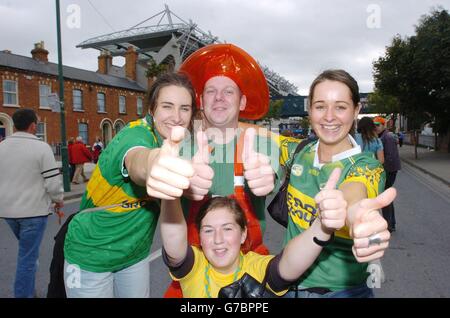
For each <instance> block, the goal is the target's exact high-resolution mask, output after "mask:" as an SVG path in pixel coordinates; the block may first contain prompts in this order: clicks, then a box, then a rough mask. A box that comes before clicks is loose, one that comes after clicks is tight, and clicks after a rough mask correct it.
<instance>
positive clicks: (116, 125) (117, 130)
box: [114, 121, 124, 134]
mask: <svg viewBox="0 0 450 318" xmlns="http://www.w3.org/2000/svg"><path fill="white" fill-rule="evenodd" d="M123 127H124V124H123V122H121V121H118V122H116V124H115V125H114V130H115V131H116V134H118V133H119V131H121V130H122V128H123Z"/></svg>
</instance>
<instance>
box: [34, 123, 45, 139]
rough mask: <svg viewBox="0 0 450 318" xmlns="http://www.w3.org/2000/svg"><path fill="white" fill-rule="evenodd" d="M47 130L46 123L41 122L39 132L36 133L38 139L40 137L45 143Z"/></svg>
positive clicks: (38, 126)
mask: <svg viewBox="0 0 450 318" xmlns="http://www.w3.org/2000/svg"><path fill="white" fill-rule="evenodd" d="M45 128H46V125H45V123H42V122H39V123H38V124H37V131H36V137H38V138H39V139H41V140H43V141H47V136H46V133H45Z"/></svg>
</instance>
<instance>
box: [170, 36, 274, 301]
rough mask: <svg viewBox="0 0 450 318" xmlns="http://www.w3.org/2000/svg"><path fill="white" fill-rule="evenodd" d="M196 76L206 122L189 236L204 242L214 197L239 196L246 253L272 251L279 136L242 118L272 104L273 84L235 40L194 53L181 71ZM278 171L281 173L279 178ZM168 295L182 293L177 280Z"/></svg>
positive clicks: (188, 199)
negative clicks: (200, 222)
mask: <svg viewBox="0 0 450 318" xmlns="http://www.w3.org/2000/svg"><path fill="white" fill-rule="evenodd" d="M179 71H180V72H182V73H185V74H187V75H188V77H189V78H190V79H191V81H192V83H193V85H194V88H195V90H196V94H197V105H198V106H199V107H200V111H201V114H202V124H201V125H200V126H201V129H200V131H198V132H197V135H196V138H195V141H196V142H195V145H193V147H192V148H193V149H192V151H191V153H192V154H193V157H192V160H193V166H194V170H195V175H194V177H192V178H191V179H190V187H189V189H188V190H186V191H185V193H184V198H183V201H184V202H183V204H182V205H183V208H184V209H185V211H184V212H185V215H187V216H188V222H187V223H188V239H189V243H190V244H192V245H197V246H198V245H199V244H200V242H199V235H198V229H197V228H196V226H195V217H196V215H197V213H198V210H199V208H200V206H201V205H202V204H204V203H205V202H206V201H207V200H208V199H209V198H211V197H213V196H229V197H233V198H235V199H236V200H237V201H238V202H239V204H240V206H241V207H242V208H243V210H244V212H245V214H246V217H247V231H248V235H247V239H246V241H245V242H244V244H243V245H242V250H243V252H244V253H245V252H248V251H255V252H258V253H261V254H268V249H267V247H266V246H265V245H264V244H263V240H262V235H263V232H264V229H265V199H266V195H268V194H270V193H271V192H272V191H273V190H274V188H275V186H276V182H277V181H278V180H279V179H280V178H279V177H280V172H281V170H280V169H279V165H278V158H279V147H278V140H277V137H276V135H272V134H270V133H269V132H267V131H266V130H264V129H259V127H258V126H256V125H251V124H247V123H243V122H239V119H240V118H241V119H247V120H256V119H259V118H261V117H263V116H264V115H265V114H266V113H267V111H268V108H269V89H268V85H267V81H266V78H265V76H264V73H263V72H262V70H261V68H260V67H259V65H258V63H257V62H256V61H255V60H254V59H253V58H252V57H251V56H250V55H249V54H248V53H247V52H245V51H244V50H242V49H240V48H238V47H236V46H234V45H232V44H213V45H209V46H206V47H203V48H201V49H200V50H198V51H196V52H194V53H193V54H192V55H191V56H189V57H188V58H187V59H186V60H185V61H184V63H183V64H182V65H181V68H180V70H179ZM276 176H277V177H276ZM165 297H182V293H181V289H180V288H179V285H178V284H177V283H173V284H172V285H171V286H170V287H169V289H168V291H167V292H166V294H165Z"/></svg>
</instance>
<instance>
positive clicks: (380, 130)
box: [375, 123, 384, 134]
mask: <svg viewBox="0 0 450 318" xmlns="http://www.w3.org/2000/svg"><path fill="white" fill-rule="evenodd" d="M375 128H376V131H377V134H381V133H382V132H383V130H384V125H382V124H381V123H375Z"/></svg>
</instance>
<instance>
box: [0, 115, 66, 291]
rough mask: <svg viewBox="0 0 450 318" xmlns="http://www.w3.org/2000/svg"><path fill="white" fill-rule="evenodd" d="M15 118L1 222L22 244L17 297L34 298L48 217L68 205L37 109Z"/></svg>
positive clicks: (5, 153)
mask: <svg viewBox="0 0 450 318" xmlns="http://www.w3.org/2000/svg"><path fill="white" fill-rule="evenodd" d="M12 119H13V122H14V127H15V128H16V130H17V131H16V132H15V133H14V134H12V135H11V136H9V137H7V138H6V139H5V140H4V141H3V142H2V143H1V144H0V158H1V160H0V174H1V178H0V218H4V219H5V221H6V222H7V223H8V225H9V226H10V228H11V230H12V231H13V233H14V236H15V237H16V238H17V240H18V242H19V252H18V257H17V268H16V276H15V281H14V296H15V297H18V298H19V297H20V298H22V297H23V298H31V297H34V296H35V276H36V271H37V267H38V265H37V264H38V258H39V248H40V245H41V242H42V238H43V236H44V232H45V228H46V226H47V218H48V215H49V214H50V213H51V212H52V207H53V208H55V209H59V208H61V207H62V206H63V205H64V203H63V196H64V190H63V187H62V180H61V177H60V170H59V168H58V166H57V164H56V161H55V157H54V155H53V151H52V149H51V147H50V146H49V145H48V144H47V143H45V142H43V141H41V140H40V139H39V138H38V137H36V131H37V122H38V118H37V116H36V113H35V112H34V110H32V109H26V108H22V109H19V110H17V111H16V112H15V113H14V114H13V116H12Z"/></svg>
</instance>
